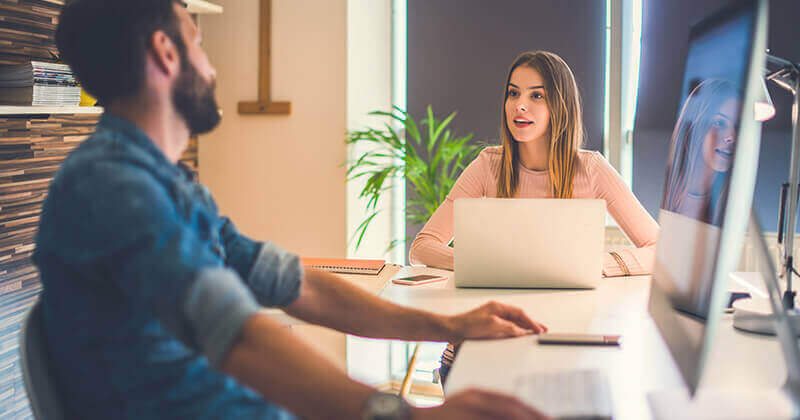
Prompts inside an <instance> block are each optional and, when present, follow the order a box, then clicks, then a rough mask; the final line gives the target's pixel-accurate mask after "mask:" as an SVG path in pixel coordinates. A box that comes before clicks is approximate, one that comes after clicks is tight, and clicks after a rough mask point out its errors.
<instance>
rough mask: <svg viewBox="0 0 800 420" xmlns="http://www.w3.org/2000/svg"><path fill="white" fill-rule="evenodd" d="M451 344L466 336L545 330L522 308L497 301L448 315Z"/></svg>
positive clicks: (527, 332)
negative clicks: (452, 334)
mask: <svg viewBox="0 0 800 420" xmlns="http://www.w3.org/2000/svg"><path fill="white" fill-rule="evenodd" d="M449 321H450V323H451V329H452V331H453V333H454V337H453V338H451V341H452V342H453V344H459V343H461V342H462V341H464V340H467V339H476V338H506V337H519V336H521V335H527V334H539V333H543V332H547V327H545V326H544V325H542V324H540V323H538V322H534V321H533V320H532V319H530V318H529V317H528V316H527V315H525V312H523V311H522V309H519V308H517V307H516V306H509V305H505V304H502V303H499V302H489V303H486V304H484V305H482V306H480V307H478V308H475V309H473V310H471V311H469V312H465V313H463V314H461V315H455V316H453V317H451V318H450V320H449Z"/></svg>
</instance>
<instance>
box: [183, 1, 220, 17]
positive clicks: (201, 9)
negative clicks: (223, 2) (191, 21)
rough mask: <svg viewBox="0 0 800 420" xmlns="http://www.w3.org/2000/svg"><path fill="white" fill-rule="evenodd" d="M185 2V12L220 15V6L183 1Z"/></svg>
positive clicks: (204, 2)
mask: <svg viewBox="0 0 800 420" xmlns="http://www.w3.org/2000/svg"><path fill="white" fill-rule="evenodd" d="M184 1H185V2H186V10H187V11H188V12H189V13H197V14H218V13H222V6H220V5H217V4H214V3H209V2H207V1H205V0H184Z"/></svg>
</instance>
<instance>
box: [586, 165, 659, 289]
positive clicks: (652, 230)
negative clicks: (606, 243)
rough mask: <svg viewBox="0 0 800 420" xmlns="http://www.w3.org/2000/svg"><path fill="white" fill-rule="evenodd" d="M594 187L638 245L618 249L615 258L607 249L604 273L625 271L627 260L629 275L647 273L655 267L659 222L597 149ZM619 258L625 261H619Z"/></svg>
mask: <svg viewBox="0 0 800 420" xmlns="http://www.w3.org/2000/svg"><path fill="white" fill-rule="evenodd" d="M592 162H593V168H592V169H593V170H592V178H593V183H594V185H593V188H594V190H595V194H596V196H597V197H598V198H602V199H604V200H605V201H606V206H607V208H608V212H609V213H610V214H611V217H613V218H614V220H615V221H616V222H617V224H618V225H619V226H620V227H621V228H622V231H623V232H625V234H626V235H627V236H628V238H629V239H630V240H631V242H633V244H634V245H635V246H636V248H635V249H626V250H621V251H616V252H615V253H616V255H617V256H618V257H619V259H618V258H616V257H615V256H614V255H613V254H612V253H607V254H606V255H605V256H604V259H603V274H605V275H606V276H608V277H615V276H623V275H626V273H625V269H624V268H623V267H622V264H624V265H625V266H626V267H627V269H628V272H629V273H630V275H635V276H636V275H646V274H650V273H651V272H652V270H653V260H654V258H655V247H656V241H657V240H658V223H656V221H655V220H654V219H653V217H652V216H650V213H648V212H647V210H645V209H644V207H643V206H642V204H641V203H639V200H638V199H636V196H635V195H633V192H632V191H631V190H630V188H628V186H627V185H625V182H624V181H623V180H622V177H620V176H619V173H617V171H616V170H615V169H614V168H613V167H612V166H611V165H610V164H609V163H608V161H607V160H606V159H605V158H604V157H603V155H601V154H600V153H598V152H595V153H593V154H592ZM620 262H621V263H622V264H620Z"/></svg>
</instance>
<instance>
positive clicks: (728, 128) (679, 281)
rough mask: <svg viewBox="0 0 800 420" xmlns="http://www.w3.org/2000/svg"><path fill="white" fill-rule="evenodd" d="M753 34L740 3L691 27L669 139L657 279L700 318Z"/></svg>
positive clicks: (681, 305)
mask: <svg viewBox="0 0 800 420" xmlns="http://www.w3.org/2000/svg"><path fill="white" fill-rule="evenodd" d="M752 32H753V15H752V14H750V13H745V12H743V11H742V10H737V9H731V10H730V11H728V12H727V13H723V14H721V15H719V16H715V17H714V18H713V19H711V20H708V21H704V22H702V23H701V24H699V25H698V26H695V27H694V28H693V29H692V32H691V38H690V43H689V52H688V55H687V57H686V67H685V71H684V77H683V85H682V86H681V93H682V99H681V105H680V108H679V110H678V114H677V118H676V123H675V126H674V128H673V130H672V134H671V136H670V137H669V139H668V140H669V155H668V158H667V168H666V177H665V181H664V193H663V196H662V200H661V210H660V212H659V222H660V224H661V225H662V231H663V233H662V235H661V238H660V241H659V242H660V243H659V247H658V254H659V255H658V257H661V258H660V260H661V261H662V262H663V263H664V267H663V268H665V272H664V273H663V274H664V275H661V276H658V278H657V281H659V283H660V285H661V286H662V287H663V288H664V289H665V290H666V291H668V292H669V295H670V297H671V300H672V303H673V305H674V307H675V308H676V309H680V310H683V311H685V312H687V313H690V314H692V315H695V316H698V317H700V318H706V316H707V315H708V314H707V312H708V300H709V298H710V291H711V285H712V280H713V276H714V268H715V262H716V256H717V252H718V251H719V240H720V234H721V227H722V224H723V222H724V221H725V208H726V204H727V200H728V192H729V191H730V188H731V169H732V168H733V161H734V158H735V157H736V141H737V137H738V135H737V133H738V130H739V126H740V123H741V122H740V121H739V119H740V114H741V110H742V102H743V100H744V91H745V84H746V82H747V78H746V76H747V74H746V73H747V70H748V67H749V64H750V54H749V52H750V49H751V44H752V39H751V38H752ZM662 240H663V243H662ZM658 257H657V258H658ZM678 262H680V263H679V264H678ZM670 263H672V264H670ZM673 264H674V265H675V266H672V265H673Z"/></svg>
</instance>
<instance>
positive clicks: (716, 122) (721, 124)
mask: <svg viewBox="0 0 800 420" xmlns="http://www.w3.org/2000/svg"><path fill="white" fill-rule="evenodd" d="M712 125H713V126H714V128H725V127H726V126H727V125H728V124H726V123H725V121H723V120H714V122H713V123H712Z"/></svg>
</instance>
